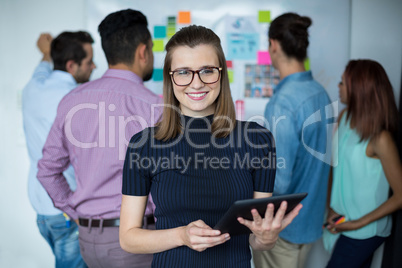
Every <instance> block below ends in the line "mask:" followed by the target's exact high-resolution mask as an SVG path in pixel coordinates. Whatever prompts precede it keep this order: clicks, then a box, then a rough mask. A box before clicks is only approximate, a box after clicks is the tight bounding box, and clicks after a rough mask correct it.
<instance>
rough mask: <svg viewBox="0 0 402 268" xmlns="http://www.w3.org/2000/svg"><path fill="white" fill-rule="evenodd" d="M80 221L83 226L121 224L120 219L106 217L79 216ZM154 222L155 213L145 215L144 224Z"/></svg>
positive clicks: (113, 225)
mask: <svg viewBox="0 0 402 268" xmlns="http://www.w3.org/2000/svg"><path fill="white" fill-rule="evenodd" d="M78 222H79V224H80V225H81V226H84V227H117V226H119V225H120V219H104V220H103V221H102V220H98V219H93V220H90V219H82V218H79V219H78ZM89 222H91V226H90V225H89ZM154 223H155V219H154V216H153V215H150V216H145V217H144V225H150V224H154Z"/></svg>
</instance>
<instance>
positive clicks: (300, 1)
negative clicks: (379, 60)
mask: <svg viewBox="0 0 402 268" xmlns="http://www.w3.org/2000/svg"><path fill="white" fill-rule="evenodd" d="M127 8H132V9H136V10H139V11H141V12H142V13H143V14H144V15H145V16H146V17H147V19H148V24H149V27H148V28H149V30H150V32H151V35H153V29H154V26H157V25H166V24H167V18H168V17H169V16H177V14H178V12H179V11H190V12H191V24H197V25H203V26H205V27H208V28H211V29H212V30H213V31H214V32H215V33H216V34H217V35H218V36H219V37H220V38H221V41H222V47H223V49H224V52H225V55H226V56H228V54H230V53H228V40H227V26H226V25H225V23H227V21H228V20H229V19H230V18H232V17H236V16H238V17H246V18H250V21H253V18H255V21H256V20H257V17H258V11H259V10H269V11H270V13H271V19H272V20H273V19H274V18H276V17H277V16H279V15H281V14H283V13H285V12H296V13H298V14H300V15H304V16H309V17H310V18H311V19H312V21H313V24H312V26H311V27H310V28H309V34H310V45H309V48H308V58H309V60H310V68H311V71H312V72H313V76H314V78H315V79H316V80H317V81H318V82H320V83H321V84H322V85H323V86H324V88H325V89H326V90H327V92H328V94H329V96H330V98H331V99H332V100H333V101H335V100H337V99H338V98H339V94H338V87H337V84H338V82H339V80H340V77H341V75H342V73H343V70H344V68H345V66H346V64H347V62H348V60H349V54H350V53H349V44H350V0H340V1H322V0H276V1H275V0H263V1H262V0H247V1H239V0H221V1H216V0H203V1H179V0H172V1H164V0H147V1H144V0H135V1H132V0H131V1H130V0H114V1H109V0H88V1H87V7H86V13H87V16H86V19H87V21H86V24H87V30H88V31H89V32H90V33H91V35H92V36H93V38H94V40H95V44H94V61H95V63H96V65H97V69H95V70H94V72H93V74H92V77H91V78H92V79H96V78H99V77H101V76H102V74H103V73H104V72H105V71H106V69H107V62H106V59H105V56H104V54H103V51H102V48H101V42H100V37H99V34H98V32H97V27H98V25H99V23H100V22H101V21H102V20H103V19H104V18H105V17H106V16H107V15H108V14H110V13H112V12H115V11H118V10H121V9H127ZM183 26H185V25H180V24H177V30H178V29H179V28H180V27H183ZM254 27H257V32H259V33H260V38H259V44H258V46H259V50H268V38H267V32H268V28H269V24H267V23H265V24H263V23H262V24H261V23H257V25H254ZM164 56H165V53H164V52H155V53H154V58H155V62H154V68H158V69H160V68H163V60H164ZM253 63H254V64H256V60H233V73H234V80H233V82H232V83H231V90H232V95H233V100H234V101H236V100H243V101H244V106H245V115H244V118H243V119H245V120H248V119H249V118H252V117H253V116H255V115H263V113H264V108H265V105H266V103H267V102H268V101H269V99H256V98H245V97H244V92H245V81H244V77H245V76H244V72H245V66H246V65H247V64H253ZM145 85H146V86H147V87H148V88H149V89H151V90H152V91H153V92H155V93H157V94H161V93H162V82H155V81H149V82H145Z"/></svg>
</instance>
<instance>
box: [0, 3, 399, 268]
mask: <svg viewBox="0 0 402 268" xmlns="http://www.w3.org/2000/svg"><path fill="white" fill-rule="evenodd" d="M97 2H98V1H92V0H70V1H61V0H37V1H29V0H0V40H1V41H0V124H1V129H2V131H0V207H1V208H0V212H1V214H0V267H41V268H43V267H44V268H46V267H54V260H53V256H52V253H51V251H50V248H49V247H48V245H47V244H46V242H45V240H44V239H43V238H42V237H41V236H40V234H39V231H38V230H37V226H36V223H35V219H36V215H35V212H34V210H33V209H32V208H31V206H30V204H29V201H28V197H27V174H28V167H29V162H28V156H27V151H26V147H25V140H24V133H23V128H22V114H21V90H22V88H23V87H24V86H25V84H26V83H27V82H28V80H29V79H30V76H31V75H32V72H33V70H34V68H35V66H36V65H37V64H38V62H39V61H40V59H41V55H40V53H39V51H38V49H37V48H36V39H37V37H38V36H39V34H40V33H41V32H43V31H48V32H50V33H52V34H53V35H57V34H58V33H60V32H61V31H65V30H79V29H84V30H85V29H86V30H90V31H91V34H93V35H94V37H96V38H97V39H98V36H97V33H96V32H93V29H90V27H92V26H91V25H90V20H89V19H88V18H89V17H88V16H89V15H88V14H91V10H88V9H89V8H90V7H91V5H94V4H95V3H97ZM102 2H105V3H106V2H108V4H107V5H105V7H106V8H107V10H103V12H105V14H107V13H109V12H112V11H115V10H117V9H118V8H124V6H121V5H122V4H124V3H127V7H131V8H135V5H136V3H138V6H139V9H141V8H140V7H141V6H144V3H148V5H149V6H159V7H160V6H163V5H169V1H164V0H149V1H146V2H145V1H141V0H132V1H128V0H126V1H117V2H116V3H115V4H113V2H115V1H104V0H103V1H99V4H100V5H101V3H102ZM173 2H175V1H173ZM235 2H240V1H234V3H235ZM253 2H254V1H253ZM293 2H294V1H291V0H277V1H274V0H261V3H263V6H264V7H268V9H269V7H270V6H272V7H273V8H272V10H273V14H272V18H275V17H276V16H277V15H279V13H275V12H279V11H281V10H283V11H284V12H285V11H295V12H300V13H301V14H302V15H309V13H308V12H307V7H309V6H311V5H312V4H311V3H314V2H315V0H311V1H310V0H300V1H298V2H299V3H300V2H302V3H305V9H304V10H303V9H302V10H297V9H295V10H292V9H291V7H292V5H291V4H292V3H293ZM330 2H332V4H333V3H340V4H339V5H340V6H346V7H347V8H343V9H342V10H343V11H344V12H343V13H339V9H334V10H333V11H332V12H338V13H336V14H335V15H336V16H338V19H339V21H340V22H341V24H343V23H346V25H347V32H346V33H345V40H347V44H346V46H344V47H342V48H339V49H341V50H342V51H345V54H344V56H342V60H343V61H344V62H343V66H342V63H337V65H338V66H339V67H337V68H338V69H337V71H336V70H335V71H333V72H334V73H330V74H328V79H330V81H329V82H328V84H327V85H326V90H327V91H328V92H329V94H330V96H331V98H332V100H336V99H337V98H338V88H337V82H338V81H339V80H340V77H341V74H342V72H343V68H344V66H346V63H347V61H348V60H349V59H356V58H371V59H374V60H377V61H379V62H380V63H381V64H382V65H383V66H384V68H385V70H386V71H387V73H388V75H389V77H390V80H391V83H392V85H393V88H394V92H395V96H396V98H397V100H399V94H400V88H401V71H402V67H401V65H402V64H401V63H402V30H401V28H400V25H402V16H401V14H402V1H400V0H385V1H384V0H339V1H335V0H330ZM181 3H182V1H180V5H181ZM110 5H112V6H113V5H114V8H115V9H114V10H109V9H110ZM180 5H177V10H195V9H196V2H193V1H187V2H186V4H183V5H187V6H180ZM281 6H282V7H285V8H282V9H281V8H280V7H281ZM302 6H303V5H302V4H299V5H297V7H298V8H302ZM99 9H100V10H102V6H99ZM211 9H212V8H211ZM258 9H259V8H258ZM264 9H265V8H264ZM149 10H151V9H150V8H148V9H147V10H144V14H145V15H146V16H148V18H152V19H150V21H151V22H152V21H153V18H154V17H157V16H158V13H157V12H155V13H153V14H152V13H151V12H150V11H149ZM274 11H275V12H274ZM304 11H306V12H304ZM325 12H331V11H328V10H326V11H325ZM329 15H334V14H329ZM313 19H314V18H313ZM156 23H158V22H156ZM312 27H314V24H313V26H312ZM312 29H313V28H312ZM95 31H96V29H95ZM330 34H331V33H328V35H330ZM314 38H317V37H314ZM313 40H314V39H313ZM313 40H311V42H313ZM95 45H96V46H95V59H94V60H95V62H96V63H98V62H99V63H101V62H102V61H104V59H103V53H102V52H101V51H100V46H99V43H98V44H95ZM312 46H316V48H317V49H320V46H317V44H314V45H313V43H312ZM310 48H311V47H310ZM331 48H333V49H331V50H330V51H326V53H330V54H331V55H340V54H339V53H340V51H339V50H338V48H337V47H336V44H332V46H331ZM342 53H343V52H342ZM101 57H102V58H101ZM331 64H333V62H325V65H327V66H328V68H330V67H331ZM314 66H315V63H314V62H312V65H311V68H312V71H313V74H314ZM104 68H105V67H104V65H103V66H102V64H99V66H98V69H97V70H96V72H94V74H93V76H92V79H94V78H97V77H99V76H100V75H101V74H102V73H103V71H104V70H105V69H104ZM335 72H336V73H335ZM320 82H325V81H320ZM381 249H382V248H380V250H379V251H378V252H377V255H376V259H375V261H374V263H373V266H372V267H380V263H381V255H382V254H381ZM328 257H329V256H328V254H327V253H326V252H325V251H324V250H323V249H322V245H321V242H320V241H318V242H317V243H316V244H315V245H314V248H313V251H312V252H311V255H310V258H309V263H308V264H309V265H308V267H312V268H314V267H323V266H324V264H325V262H326V260H327V258H328Z"/></svg>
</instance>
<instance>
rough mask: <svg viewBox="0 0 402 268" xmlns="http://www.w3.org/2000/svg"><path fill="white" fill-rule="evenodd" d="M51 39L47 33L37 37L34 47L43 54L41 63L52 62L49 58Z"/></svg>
mask: <svg viewBox="0 0 402 268" xmlns="http://www.w3.org/2000/svg"><path fill="white" fill-rule="evenodd" d="M52 40H53V37H52V36H51V35H50V34H48V33H43V34H41V35H40V36H39V38H38V41H37V42H36V45H37V46H38V48H39V50H40V52H42V54H43V58H42V61H49V62H50V61H52V58H51V56H50V44H51V43H52Z"/></svg>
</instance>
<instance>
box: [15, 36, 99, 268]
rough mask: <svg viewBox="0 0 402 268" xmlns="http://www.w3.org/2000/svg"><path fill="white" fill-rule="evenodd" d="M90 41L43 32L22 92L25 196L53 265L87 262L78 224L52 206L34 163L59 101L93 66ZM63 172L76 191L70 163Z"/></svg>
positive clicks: (84, 77) (72, 265)
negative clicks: (26, 165)
mask: <svg viewBox="0 0 402 268" xmlns="http://www.w3.org/2000/svg"><path fill="white" fill-rule="evenodd" d="M92 43H93V39H92V37H91V36H90V35H89V34H88V33H87V32H82V31H80V32H63V33H61V34H60V35H59V36H57V37H56V38H55V39H54V40H52V37H51V36H50V34H41V35H40V37H39V39H38V42H37V46H38V48H39V50H40V51H41V52H42V54H43V58H42V61H41V62H40V63H39V65H38V66H37V67H36V69H35V71H34V74H33V76H32V78H31V80H30V81H29V82H28V84H27V85H26V86H25V88H24V90H23V94H22V111H23V121H24V130H25V137H26V142H27V147H28V154H29V159H30V169H29V175H28V195H29V199H30V202H31V204H32V206H33V208H34V209H35V211H36V213H37V214H38V215H37V224H38V227H39V231H40V233H41V234H42V236H43V237H44V238H45V239H46V241H47V242H48V243H49V245H50V247H51V248H52V251H53V253H54V255H55V258H56V267H86V264H85V263H84V261H83V260H82V257H81V254H80V247H79V243H78V226H77V224H76V223H75V222H74V221H70V219H69V218H68V216H67V215H66V216H64V215H63V213H62V211H60V210H58V209H56V208H55V207H54V206H53V203H52V200H51V199H50V197H49V196H48V194H47V192H46V191H45V189H44V188H43V186H42V185H41V184H40V182H39V181H38V179H37V178H36V174H37V164H38V161H39V159H41V158H42V147H43V145H44V144H45V141H46V138H47V135H48V133H49V131H50V128H51V126H52V124H53V121H54V119H55V117H56V112H57V106H58V104H59V102H60V100H61V99H62V98H63V97H64V96H65V95H66V94H67V93H68V92H70V91H71V90H72V89H74V88H75V87H76V86H77V84H78V83H84V82H87V81H88V80H89V77H90V75H91V73H92V70H93V69H94V68H95V64H94V63H93V61H92V56H93V51H92ZM52 60H53V70H52V66H51V63H52ZM64 176H65V177H66V178H67V180H68V183H69V185H70V188H71V189H72V190H74V189H75V187H76V183H75V178H74V170H73V169H72V167H71V166H70V167H69V168H68V169H67V170H66V171H65V172H64Z"/></svg>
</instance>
